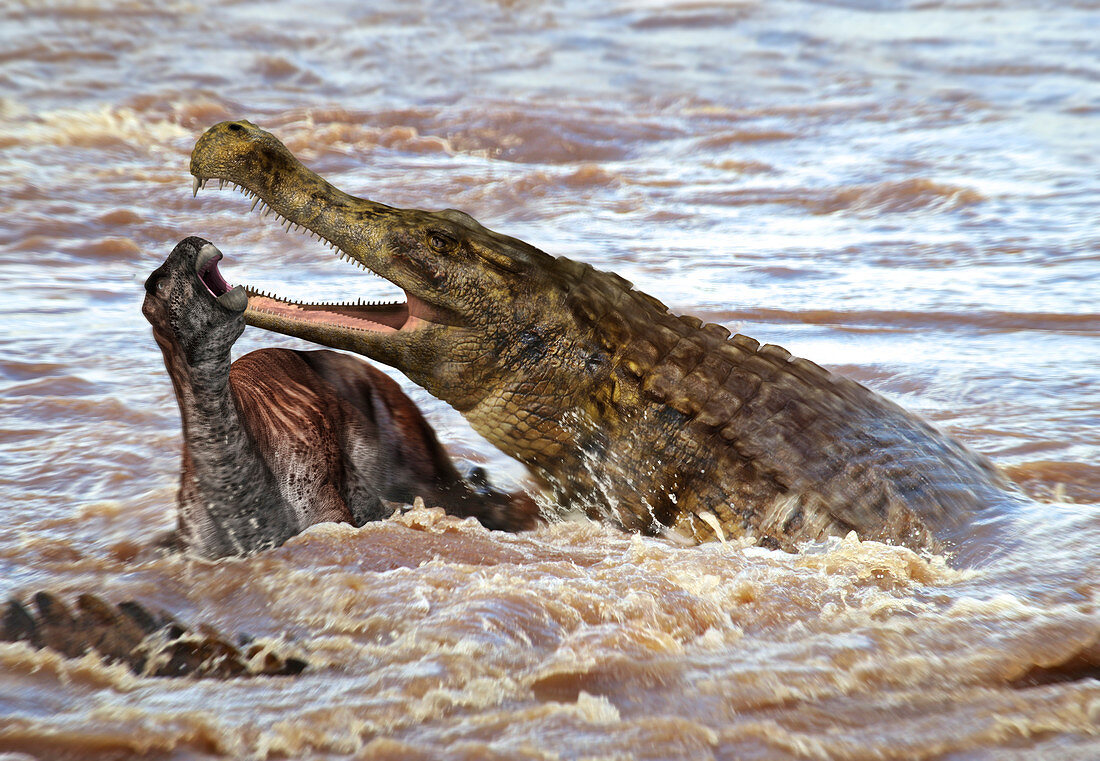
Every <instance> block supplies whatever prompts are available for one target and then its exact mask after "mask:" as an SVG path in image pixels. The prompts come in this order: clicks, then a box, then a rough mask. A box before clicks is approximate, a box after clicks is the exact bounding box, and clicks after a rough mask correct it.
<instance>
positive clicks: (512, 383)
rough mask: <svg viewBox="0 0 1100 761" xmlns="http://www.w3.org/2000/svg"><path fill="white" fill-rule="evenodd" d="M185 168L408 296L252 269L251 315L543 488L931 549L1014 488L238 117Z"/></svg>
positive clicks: (974, 458)
mask: <svg viewBox="0 0 1100 761" xmlns="http://www.w3.org/2000/svg"><path fill="white" fill-rule="evenodd" d="M191 174H192V175H193V176H194V191H195V193H197V192H198V190H199V189H200V188H201V187H203V186H204V185H205V184H206V183H207V182H208V181H210V180H219V181H222V183H223V184H225V183H228V184H230V185H232V186H233V187H235V188H237V189H238V190H241V191H243V192H244V193H245V194H246V195H248V196H250V197H252V198H254V199H255V201H254V203H253V205H252V208H253V209H256V208H257V206H258V207H259V209H260V211H261V212H264V213H265V214H272V213H273V214H274V215H275V217H276V218H277V219H279V220H281V221H282V223H283V224H284V225H285V226H286V228H287V229H288V230H291V229H300V230H302V231H304V232H306V233H309V234H311V235H313V236H315V237H317V238H319V239H320V240H321V241H323V242H325V243H327V244H329V245H330V246H331V247H332V248H333V249H334V250H335V251H336V253H337V255H338V256H340V257H342V258H344V259H347V260H349V261H352V262H355V263H357V264H359V265H360V266H361V267H363V268H364V269H367V270H370V271H372V272H374V273H376V274H377V275H380V276H381V277H383V278H385V279H386V280H389V281H390V282H392V283H394V284H396V285H397V286H398V287H400V288H401V289H402V290H403V291H404V292H405V295H406V301H405V302H404V303H394V304H386V305H379V306H361V305H354V304H350V303H349V304H341V305H332V304H327V305H320V304H305V303H292V302H290V301H288V300H285V299H283V298H280V297H273V296H265V295H261V294H259V293H256V292H254V291H251V290H250V291H249V298H248V309H247V311H246V313H245V320H246V321H247V322H248V323H249V324H250V325H254V326H256V327H260V328H265V329H268V330H273V331H277V332H279V333H285V334H287V335H292V336H298V337H300V338H304V339H306V340H309V341H314V342H316V343H320V344H324V345H326V346H330V347H334V348H338V349H346V350H349V351H353V352H358V353H359V354H363V355H366V356H367V357H370V358H372V359H375V360H377V361H380V362H383V363H385V364H388V365H391V366H393V367H395V368H397V369H399V370H400V371H401V372H403V373H404V374H405V375H407V376H408V377H409V378H410V379H411V380H413V381H414V382H415V383H417V384H419V385H420V386H422V387H423V388H425V389H427V390H428V391H429V392H430V393H432V394H433V395H435V396H436V397H438V398H440V399H442V400H444V401H445V402H447V403H448V404H450V405H451V406H453V407H454V408H455V409H457V410H458V411H459V412H461V413H462V414H463V415H464V416H465V417H466V419H467V420H468V421H469V422H470V424H471V425H472V426H473V428H474V429H475V430H476V431H478V432H479V433H480V434H481V435H483V436H484V437H485V438H486V439H488V440H489V441H490V442H491V443H492V444H494V445H495V446H497V447H499V448H500V449H501V450H503V451H504V452H505V453H507V454H508V455H510V456H512V457H515V458H516V459H518V460H520V461H521V462H523V463H524V464H526V465H527V466H528V468H529V469H530V470H531V471H532V472H533V473H534V474H535V475H536V476H538V477H540V478H541V479H542V480H543V481H544V482H545V483H546V484H547V485H548V486H549V487H550V489H551V493H552V497H553V500H554V502H555V503H556V504H557V505H559V506H562V507H567V508H581V509H583V510H585V511H586V512H587V513H588V514H589V515H591V516H593V517H596V518H599V519H603V520H611V521H614V522H617V523H618V524H619V525H621V526H622V527H623V528H625V529H628V530H633V531H640V532H646V533H654V534H661V533H666V532H673V533H675V534H678V535H681V536H687V537H690V538H692V539H694V540H695V541H706V540H710V539H714V538H716V536H724V537H726V538H732V537H743V536H749V537H755V538H756V540H757V541H758V542H759V543H760V544H762V545H764V546H766V547H773V548H781V549H785V550H793V549H795V547H796V545H797V544H799V543H800V542H804V541H807V540H818V539H822V538H824V537H827V536H830V535H841V536H843V535H846V534H847V533H848V532H850V531H853V530H854V531H855V532H857V534H858V535H859V536H860V538H862V539H865V540H866V539H873V540H880V541H885V542H891V543H897V544H903V545H907V546H909V547H911V548H913V549H916V550H929V551H933V552H938V551H942V550H950V549H951V548H952V547H953V546H954V545H955V544H956V543H957V541H958V540H959V539H960V537H965V536H966V535H967V534H968V532H969V527H970V525H971V524H972V523H974V522H986V521H988V520H990V515H993V514H1000V513H1001V512H1003V511H1004V510H1005V508H1006V507H1008V506H1010V503H1013V502H1016V501H1018V500H1020V499H1022V497H1021V495H1020V494H1019V492H1018V491H1015V490H1014V487H1013V486H1012V485H1011V484H1010V483H1009V482H1007V481H1006V480H1005V479H1004V478H1003V477H1002V476H1001V475H999V474H998V472H997V471H996V470H995V468H994V467H993V465H992V464H991V463H990V462H989V461H988V460H987V459H985V458H984V457H982V456H980V455H978V454H976V453H974V452H971V451H970V450H968V449H966V448H965V447H963V446H962V445H961V444H959V443H957V442H956V441H954V440H952V439H951V438H949V437H947V436H945V435H944V434H942V433H940V432H939V431H937V430H935V429H934V428H932V427H931V426H930V425H928V424H927V423H926V422H924V421H923V420H921V419H920V418H918V417H917V416H915V415H913V414H910V413H909V412H907V411H905V410H903V409H902V408H901V407H899V406H897V405H896V404H894V403H892V402H890V401H888V400H886V399H884V398H883V397H881V396H878V395H877V394H875V393H873V392H872V391H870V390H868V389H867V388H864V387H863V386H861V385H860V384H858V383H856V382H854V381H852V380H849V379H847V378H844V377H841V376H838V375H835V374H832V373H830V372H828V371H826V370H824V369H822V368H821V367H819V366H818V365H816V364H814V363H813V362H810V361H808V360H805V359H801V358H795V357H792V356H791V354H790V353H789V352H787V351H786V350H784V349H782V348H780V347H778V346H774V345H764V346H761V345H760V344H759V343H758V342H757V341H755V340H753V339H751V338H748V337H746V336H742V335H734V336H730V334H729V331H728V330H726V329H725V328H723V327H721V326H719V325H713V324H704V323H702V322H701V321H700V320H699V319H697V318H695V317H690V316H685V315H675V314H672V313H670V312H669V310H668V309H667V308H666V307H665V306H664V305H663V304H662V303H661V302H659V301H658V300H657V299H655V298H653V297H652V296H649V295H647V294H645V293H642V292H640V291H637V290H635V289H633V287H632V285H631V284H630V283H629V282H627V281H626V280H624V279H623V278H621V277H619V276H618V275H615V274H613V273H610V272H603V271H600V270H597V269H594V268H592V267H591V266H589V265H587V264H582V263H580V262H576V261H571V260H569V259H565V258H560V257H559V258H555V257H553V256H550V255H548V254H546V253H544V252H542V251H540V250H539V249H537V248H535V247H534V246H531V245H529V244H527V243H524V242H523V241H521V240H517V239H515V238H511V237H508V236H505V235H501V234H499V233H496V232H493V231H492V230H488V229H486V228H485V227H483V226H482V225H480V224H479V223H478V222H477V221H476V220H474V219H473V218H472V217H470V216H468V215H467V214H464V213H462V212H460V211H455V210H453V209H447V210H444V211H436V212H429V211H421V210H414V209H399V208H394V207H390V206H386V205H384V204H381V203H377V202H374V201H370V200H366V199H362V198H357V197H354V196H351V195H349V194H347V193H345V192H343V191H341V190H339V189H337V188H336V187H334V186H333V185H331V184H330V183H328V182H327V181H325V180H324V179H323V178H321V177H320V176H318V175H317V174H316V173H314V172H313V171H311V170H309V169H307V168H306V167H305V166H304V165H303V164H302V163H301V162H300V161H298V160H297V159H296V158H295V157H294V155H293V154H292V153H291V152H290V151H289V150H288V149H287V148H286V147H285V146H284V145H283V144H282V143H281V142H280V141H279V140H278V139H277V138H275V137H274V136H273V135H271V134H270V133H268V132H265V131H264V130H262V129H260V128H258V127H256V126H255V125H254V124H252V123H250V122H247V121H231V122H222V123H220V124H217V125H215V126H213V127H211V128H210V129H209V130H208V131H207V132H206V133H205V134H203V135H202V137H201V138H200V139H199V140H198V142H197V144H196V145H195V148H194V151H193V153H192V155H191ZM981 554H982V552H980V551H979V552H977V553H976V554H975V555H974V556H972V557H968V558H967V559H966V560H965V561H964V562H972V561H973V560H975V559H976V558H977V557H978V556H980V555H981Z"/></svg>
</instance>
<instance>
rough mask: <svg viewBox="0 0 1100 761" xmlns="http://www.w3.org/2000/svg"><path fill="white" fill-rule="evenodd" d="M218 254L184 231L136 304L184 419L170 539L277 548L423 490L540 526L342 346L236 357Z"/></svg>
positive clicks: (428, 499)
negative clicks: (452, 453) (471, 472)
mask: <svg viewBox="0 0 1100 761" xmlns="http://www.w3.org/2000/svg"><path fill="white" fill-rule="evenodd" d="M221 259H222V254H221V252H220V251H218V249H217V248H215V247H214V245H213V244H211V243H210V242H208V241H206V240H203V239H202V238H197V237H189V238H186V239H184V240H182V241H181V242H180V243H179V244H178V245H176V247H175V248H174V249H173V250H172V253H171V254H170V255H169V256H168V258H167V260H166V261H165V262H164V263H163V264H162V265H161V266H160V267H158V268H157V269H156V270H155V271H154V272H153V273H152V274H151V275H150V276H149V278H148V280H147V281H146V283H145V301H144V304H143V306H142V313H143V314H144V315H145V317H146V319H148V320H149V322H150V324H151V325H152V326H153V336H154V338H155V339H156V342H157V344H158V345H159V346H160V349H161V352H162V353H163V355H164V364H165V367H166V369H167V370H168V375H169V377H170V378H171V380H172V386H173V388H174V390H175V394H176V401H177V402H178V404H179V409H180V416H181V418H182V421H183V459H182V465H181V468H180V489H179V504H178V519H179V520H178V527H177V528H176V529H175V530H174V531H173V532H172V533H171V535H170V536H169V537H168V538H167V539H166V540H165V544H167V545H169V546H171V547H173V548H176V549H183V550H186V551H189V552H191V553H193V554H196V555H199V556H202V557H207V558H217V557H223V556H229V555H247V554H251V553H255V552H258V551H260V550H264V549H267V548H270V547H276V546H278V545H280V544H282V543H283V542H285V541H286V540H287V539H289V538H290V537H292V536H294V535H295V534H297V533H299V532H301V531H302V530H304V529H305V528H306V527H307V526H310V525H312V524H315V523H322V522H326V521H342V522H347V523H351V524H354V525H356V526H359V525H362V524H363V523H365V522H367V521H371V520H377V519H381V518H384V517H386V516H387V515H389V514H390V513H391V512H392V511H393V505H392V504H387V503H409V502H412V501H413V500H414V498H416V497H418V496H419V497H422V498H423V499H424V501H425V503H426V504H428V505H429V506H439V507H443V508H444V509H446V510H447V511H448V512H450V513H452V514H454V515H458V516H473V517H475V518H477V519H478V520H479V521H481V522H482V523H483V524H484V525H485V526H486V527H488V528H494V529H502V530H518V529H523V528H528V527H531V526H533V525H534V523H535V521H536V517H537V508H536V507H535V505H534V503H533V502H532V501H531V500H530V499H528V498H527V497H526V496H525V495H515V496H513V495H508V494H505V493H503V492H499V491H496V490H494V489H492V488H490V487H489V486H488V484H487V483H485V482H484V481H477V482H474V481H467V480H465V479H463V478H462V477H461V476H460V475H459V473H458V471H457V469H456V468H455V466H454V464H453V463H452V462H451V460H450V458H449V457H448V456H447V454H446V452H445V451H444V449H443V447H442V445H441V444H440V443H439V440H438V439H437V437H436V435H435V432H434V431H433V430H432V428H431V426H430V425H429V424H428V422H427V421H426V420H425V419H424V417H423V415H421V413H420V411H419V410H418V409H417V408H416V406H415V404H414V403H413V402H412V400H410V399H409V398H408V397H407V396H406V395H405V394H404V392H402V391H401V389H400V387H399V386H398V385H397V383H396V382H395V381H393V380H392V379H391V378H389V377H388V376H386V375H385V374H384V373H382V372H381V371H380V370H378V369H377V368H374V367H371V366H370V365H369V364H367V363H366V362H364V361H363V360H360V359H358V358H355V357H351V356H348V355H345V354H340V353H338V352H333V351H327V350H320V351H292V350H289V349H260V350H258V351H254V352H251V353H249V354H246V355H245V356H243V357H241V358H240V359H238V360H237V361H236V362H233V361H232V360H231V356H230V350H231V348H232V346H233V343H234V342H235V341H236V340H237V338H239V337H240V335H241V333H242V332H243V331H244V329H245V322H244V311H245V308H246V306H247V302H248V297H247V295H246V293H245V290H244V288H243V287H241V286H237V287H235V288H230V287H229V285H228V284H227V283H226V282H225V279H224V278H223V277H222V275H221V274H220V272H219V271H218V262H219V261H220V260H221Z"/></svg>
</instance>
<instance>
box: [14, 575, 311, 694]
mask: <svg viewBox="0 0 1100 761" xmlns="http://www.w3.org/2000/svg"><path fill="white" fill-rule="evenodd" d="M0 642H26V643H27V644H29V645H31V646H32V647H35V648H39V649H40V648H50V649H52V650H56V651H57V652H59V653H61V654H62V655H64V656H66V657H68V658H79V657H81V656H83V655H85V654H87V653H90V652H94V653H95V654H97V655H98V656H99V657H100V658H101V659H103V661H105V662H106V663H124V664H126V665H127V666H128V667H129V668H130V670H131V671H133V672H134V673H135V674H138V675H140V676H169V677H179V676H188V677H196V678H213V679H229V678H231V677H241V676H288V675H294V674H300V673H301V672H302V671H303V670H305V668H306V667H307V664H306V662H305V661H304V660H302V659H301V658H297V657H292V656H288V655H285V654H281V653H278V652H274V651H272V650H271V649H269V648H266V647H263V646H261V645H258V644H254V643H252V644H250V643H248V642H247V638H240V639H239V640H238V643H237V644H234V643H233V642H232V641H231V640H230V638H228V637H226V636H225V635H224V634H222V633H221V632H219V631H217V630H216V629H214V628H213V627H210V626H207V625H203V624H200V625H199V626H196V627H193V628H188V627H186V626H184V625H182V624H180V623H179V622H178V621H176V620H175V619H174V618H173V617H172V616H170V615H168V614H167V613H164V612H163V611H155V610H150V609H149V608H146V607H145V606H144V605H142V604H141V603H138V602H134V601H133V600H130V601H127V602H123V603H120V604H119V605H111V604H110V603H109V602H107V601H105V600H104V599H103V598H101V597H98V596H96V595H92V594H82V595H80V596H79V597H77V598H76V606H75V610H74V609H73V608H70V607H69V606H68V605H66V604H65V602H64V601H63V600H61V598H59V597H57V596H56V595H54V594H52V593H50V592H39V593H37V594H36V595H34V597H33V605H24V604H22V603H21V602H19V601H18V600H10V601H9V602H8V605H7V608H6V609H4V612H3V615H2V616H0Z"/></svg>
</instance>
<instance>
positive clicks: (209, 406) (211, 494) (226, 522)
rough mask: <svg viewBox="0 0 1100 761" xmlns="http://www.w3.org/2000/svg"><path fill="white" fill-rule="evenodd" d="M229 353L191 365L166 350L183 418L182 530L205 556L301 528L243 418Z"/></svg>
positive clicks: (272, 542) (269, 541)
mask: <svg viewBox="0 0 1100 761" xmlns="http://www.w3.org/2000/svg"><path fill="white" fill-rule="evenodd" d="M231 364H232V363H231V358H230V356H229V352H228V351H226V352H224V354H222V353H219V354H217V355H213V356H207V357H204V358H203V359H202V360H200V361H197V362H194V363H190V364H189V363H188V362H186V361H185V360H184V358H183V357H182V356H180V352H178V351H170V350H166V351H165V365H166V366H167V367H168V370H169V375H170V376H171V377H172V385H173V388H174V389H175V392H176V400H177V402H178V403H179V408H180V417H181V418H182V421H183V459H182V464H181V479H180V495H179V518H180V525H179V531H180V533H181V534H182V535H183V536H182V537H181V538H182V539H183V541H184V543H185V545H186V546H189V547H192V548H195V551H196V552H197V553H198V554H200V555H204V556H208V557H220V556H224V555H245V554H250V553H252V552H256V551H259V550H262V549H266V548H269V547H274V546H277V545H278V544H281V543H282V542H283V541H285V540H286V538H287V537H289V536H291V535H293V534H294V533H295V532H296V531H297V530H298V527H297V525H296V522H295V520H294V518H293V515H292V514H291V512H290V511H289V509H287V508H286V506H285V505H284V504H283V500H282V497H281V495H280V494H279V491H278V487H277V485H276V484H275V480H274V477H273V476H272V474H271V471H270V469H269V468H268V466H267V464H266V463H265V461H264V459H263V457H262V455H261V453H260V451H259V449H258V447H257V445H256V442H255V441H254V439H253V438H252V436H251V435H250V434H249V432H248V430H247V427H246V426H245V424H244V421H243V420H242V419H241V416H240V413H239V410H238V409H237V405H236V403H235V401H234V399H233V393H232V389H231V387H230V381H229V368H230V365H231Z"/></svg>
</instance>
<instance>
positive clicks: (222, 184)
mask: <svg viewBox="0 0 1100 761" xmlns="http://www.w3.org/2000/svg"><path fill="white" fill-rule="evenodd" d="M224 189H225V180H218V190H224Z"/></svg>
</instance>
